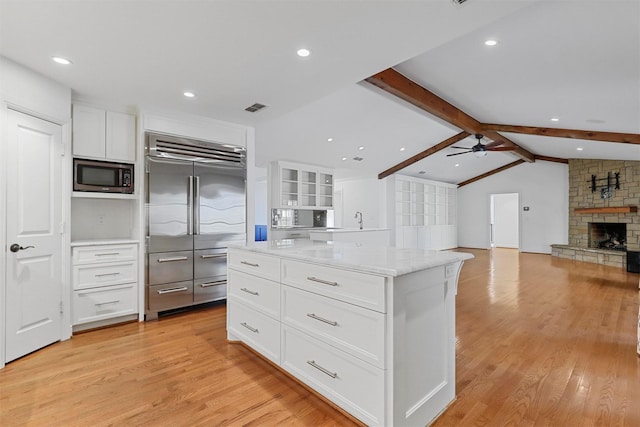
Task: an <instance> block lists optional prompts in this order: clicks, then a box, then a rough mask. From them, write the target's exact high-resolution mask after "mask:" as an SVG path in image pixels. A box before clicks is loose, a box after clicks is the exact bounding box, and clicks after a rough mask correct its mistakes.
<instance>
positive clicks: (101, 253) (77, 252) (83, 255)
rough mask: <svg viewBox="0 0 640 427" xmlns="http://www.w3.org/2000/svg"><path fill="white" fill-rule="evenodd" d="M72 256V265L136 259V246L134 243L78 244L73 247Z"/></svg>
mask: <svg viewBox="0 0 640 427" xmlns="http://www.w3.org/2000/svg"><path fill="white" fill-rule="evenodd" d="M72 258H73V260H72V262H73V264H74V265H78V264H93V263H98V262H112V261H134V260H136V259H138V246H137V245H135V244H127V245H97V246H79V247H75V248H73V251H72Z"/></svg>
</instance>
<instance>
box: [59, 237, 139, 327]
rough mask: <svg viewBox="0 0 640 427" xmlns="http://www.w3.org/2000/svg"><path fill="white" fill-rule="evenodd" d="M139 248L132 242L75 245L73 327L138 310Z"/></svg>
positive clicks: (73, 259) (73, 250)
mask: <svg viewBox="0 0 640 427" xmlns="http://www.w3.org/2000/svg"><path fill="white" fill-rule="evenodd" d="M137 248H138V246H137V244H132V243H126V244H104V245H90V246H76V247H73V248H72V266H71V269H72V284H73V309H72V312H73V325H74V326H75V325H83V324H87V323H92V322H98V321H105V320H108V319H114V318H119V317H121V316H126V315H135V314H136V313H137V312H138V256H137V253H138V249H137ZM99 326H102V324H100V325H99Z"/></svg>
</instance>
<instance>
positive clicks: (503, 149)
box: [485, 147, 515, 151]
mask: <svg viewBox="0 0 640 427" xmlns="http://www.w3.org/2000/svg"><path fill="white" fill-rule="evenodd" d="M485 150H487V151H513V150H515V148H514V147H493V148H491V147H486V148H485Z"/></svg>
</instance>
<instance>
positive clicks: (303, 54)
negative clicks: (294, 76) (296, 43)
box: [296, 49, 311, 58]
mask: <svg viewBox="0 0 640 427" xmlns="http://www.w3.org/2000/svg"><path fill="white" fill-rule="evenodd" d="M296 53H297V54H298V56H300V57H302V58H306V57H307V56H309V55H311V51H310V50H309V49H298V52H296Z"/></svg>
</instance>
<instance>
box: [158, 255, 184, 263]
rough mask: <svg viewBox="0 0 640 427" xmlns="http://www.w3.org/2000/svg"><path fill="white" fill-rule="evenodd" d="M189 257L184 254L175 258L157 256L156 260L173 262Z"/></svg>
mask: <svg viewBox="0 0 640 427" xmlns="http://www.w3.org/2000/svg"><path fill="white" fill-rule="evenodd" d="M188 259H189V258H187V257H186V256H177V257H175V258H158V262H175V261H186V260H188Z"/></svg>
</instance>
